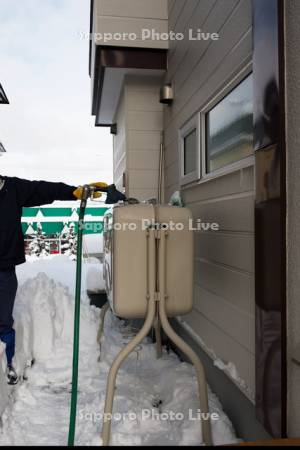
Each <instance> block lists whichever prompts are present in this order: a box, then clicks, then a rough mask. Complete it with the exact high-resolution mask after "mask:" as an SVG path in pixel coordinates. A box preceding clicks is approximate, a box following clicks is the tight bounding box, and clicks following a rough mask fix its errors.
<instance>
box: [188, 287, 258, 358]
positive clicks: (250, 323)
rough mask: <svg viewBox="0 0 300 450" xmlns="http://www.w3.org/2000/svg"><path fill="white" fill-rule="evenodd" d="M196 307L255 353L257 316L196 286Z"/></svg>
mask: <svg viewBox="0 0 300 450" xmlns="http://www.w3.org/2000/svg"><path fill="white" fill-rule="evenodd" d="M194 307H195V309H196V310H197V311H198V312H200V313H201V314H203V316H204V317H206V318H207V319H209V320H210V321H211V322H213V323H215V324H216V325H217V326H218V328H219V329H220V330H223V331H224V333H225V334H227V335H228V336H230V337H231V338H232V339H234V340H235V341H236V342H237V343H238V344H240V345H242V346H243V347H245V348H246V349H247V350H248V351H249V352H250V353H252V354H253V355H254V354H255V318H254V316H251V315H249V314H248V313H245V312H244V311H242V310H241V309H239V308H236V307H234V306H233V305H232V304H231V303H229V302H227V301H226V300H224V299H223V298H222V297H219V296H217V295H215V294H213V293H211V292H208V291H206V290H205V289H203V288H201V287H199V286H196V289H195V306H194Z"/></svg>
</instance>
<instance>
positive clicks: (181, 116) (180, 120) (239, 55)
mask: <svg viewBox="0 0 300 450" xmlns="http://www.w3.org/2000/svg"><path fill="white" fill-rule="evenodd" d="M251 57H252V32H251V29H249V30H248V31H247V32H246V34H245V36H244V37H243V39H242V40H241V41H240V42H238V43H237V45H236V46H234V47H233V49H232V51H231V52H230V53H229V54H228V55H226V57H225V55H222V54H220V55H219V60H218V65H217V66H211V64H210V61H209V60H208V61H207V63H206V65H201V67H198V68H197V70H196V71H195V91H194V93H193V95H192V97H191V98H189V97H188V95H187V92H186V93H185V89H183V90H182V91H181V92H179V93H178V92H177V95H176V98H175V100H174V104H173V106H172V107H171V108H167V109H166V110H165V127H166V133H165V143H166V145H168V144H169V143H170V142H172V141H173V139H174V135H175V133H177V131H178V129H180V128H181V127H182V125H183V124H184V123H185V122H186V121H187V120H189V119H190V118H191V117H192V116H193V115H194V114H195V112H197V111H199V110H200V109H201V108H203V107H204V106H205V105H206V103H207V102H208V101H209V100H210V99H211V98H212V97H213V96H214V95H216V94H217V93H218V92H219V91H220V90H221V89H222V88H223V87H224V86H225V85H226V84H227V83H228V82H229V81H230V80H231V79H232V77H233V76H234V75H235V74H236V73H237V72H238V70H241V69H242V68H243V67H244V65H245V63H246V62H249V61H250V60H251ZM179 103H180V107H177V104H179Z"/></svg>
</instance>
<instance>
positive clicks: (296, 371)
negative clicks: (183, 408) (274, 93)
mask: <svg viewBox="0 0 300 450" xmlns="http://www.w3.org/2000/svg"><path fill="white" fill-rule="evenodd" d="M285 20H286V28H285V33H286V49H285V51H286V136H287V216H288V217H287V243H288V248H287V309H288V325H287V330H288V334H287V339H288V351H287V364H288V383H287V385H288V434H289V436H290V437H299V435H300V416H299V411H300V328H299V318H300V301H299V298H300V277H299V267H300V252H299V249H300V233H299V222H300V208H299V201H300V180H299V171H300V155H299V147H300V91H299V85H300V54H299V46H300V36H299V22H300V3H299V2H298V1H297V0H289V1H288V2H285Z"/></svg>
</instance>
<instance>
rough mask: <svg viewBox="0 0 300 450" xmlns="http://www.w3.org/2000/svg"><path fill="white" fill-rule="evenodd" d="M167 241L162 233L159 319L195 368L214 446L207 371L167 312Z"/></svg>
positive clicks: (206, 437) (207, 439)
mask: <svg viewBox="0 0 300 450" xmlns="http://www.w3.org/2000/svg"><path fill="white" fill-rule="evenodd" d="M166 239H167V232H162V233H161V239H160V244H159V291H160V299H159V300H160V301H159V317H160V320H161V324H162V328H163V330H164V332H165V333H166V335H167V336H168V337H169V339H170V340H171V341H172V342H174V344H175V345H176V346H177V347H178V348H179V349H180V350H181V351H182V352H183V353H184V354H185V355H186V356H187V357H188V358H189V360H190V361H191V362H192V364H193V365H194V366H195V369H196V374H197V380H198V392H199V400H200V408H201V413H202V414H205V415H206V414H207V419H206V420H204V419H203V418H202V420H201V428H202V439H203V442H204V443H205V444H206V445H213V444H212V434H211V423H210V418H209V415H208V414H209V405H208V393H207V383H206V377H205V371H204V367H203V364H202V362H201V360H200V359H199V358H198V356H197V354H196V353H195V352H194V351H193V350H192V348H191V347H190V346H189V345H188V344H187V343H186V342H185V341H184V340H183V339H181V337H180V336H178V334H177V333H176V332H175V331H174V329H173V328H172V326H171V324H170V322H169V319H168V316H167V312H166V298H167V295H166V286H165V283H166V245H167V244H166Z"/></svg>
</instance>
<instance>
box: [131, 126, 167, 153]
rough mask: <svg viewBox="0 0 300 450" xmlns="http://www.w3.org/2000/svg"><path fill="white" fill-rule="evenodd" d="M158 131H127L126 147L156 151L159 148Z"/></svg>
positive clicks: (159, 134)
mask: <svg viewBox="0 0 300 450" xmlns="http://www.w3.org/2000/svg"><path fill="white" fill-rule="evenodd" d="M160 141H161V133H160V131H137V130H135V131H131V130H129V131H128V148H129V149H130V150H134V151H145V150H147V151H158V150H159V149H160Z"/></svg>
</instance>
